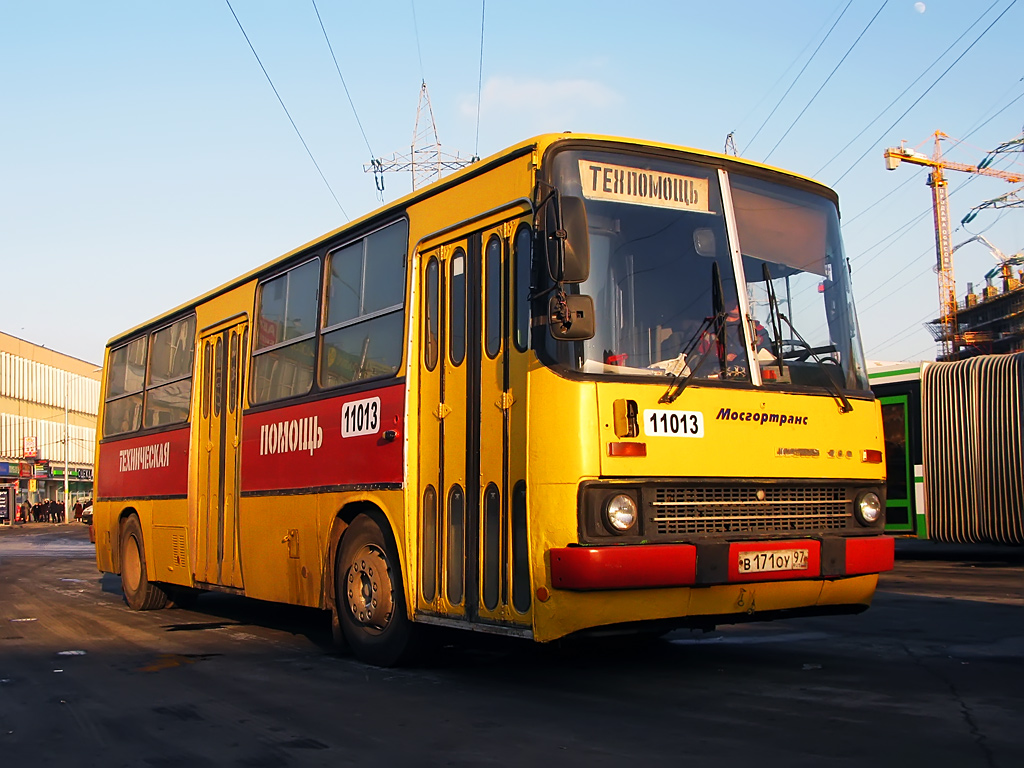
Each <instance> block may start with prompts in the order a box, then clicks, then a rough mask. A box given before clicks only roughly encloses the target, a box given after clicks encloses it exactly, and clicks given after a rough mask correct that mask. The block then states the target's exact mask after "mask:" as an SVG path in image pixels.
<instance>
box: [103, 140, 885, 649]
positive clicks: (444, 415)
mask: <svg viewBox="0 0 1024 768" xmlns="http://www.w3.org/2000/svg"><path fill="white" fill-rule="evenodd" d="M102 400H103V402H102V404H101V408H100V424H101V428H100V430H98V431H99V434H100V436H99V440H98V443H99V444H98V450H97V456H98V457H99V458H98V461H97V464H98V467H97V475H96V501H95V504H94V509H95V516H94V521H95V526H96V545H97V550H96V551H97V563H98V567H99V569H100V570H101V571H106V572H111V573H117V574H120V575H121V582H122V585H123V588H124V594H125V599H126V602H127V604H128V606H129V607H131V608H133V609H136V610H145V609H153V608H161V607H163V606H165V605H167V604H168V603H169V601H175V602H178V603H182V602H185V601H187V600H189V599H190V598H191V597H193V596H195V595H196V594H198V593H199V591H201V590H215V591H224V592H230V593H234V594H238V595H247V596H251V597H255V598H259V599H263V600H271V601H278V602H283V603H291V604H296V605H304V606H312V607H316V608H321V609H323V610H325V611H330V612H331V615H332V617H333V621H334V626H335V630H336V632H335V634H336V637H337V638H338V639H339V642H343V643H346V644H347V645H348V646H350V647H351V648H352V649H353V651H354V652H355V654H356V655H357V656H358V657H360V658H362V659H365V660H367V661H370V662H373V663H377V664H385V665H387V664H394V663H398V662H400V661H402V660H403V659H404V658H405V657H406V654H407V653H408V652H409V651H410V649H411V648H413V647H414V646H415V645H416V640H417V636H418V635H420V634H421V633H422V632H423V631H424V625H441V626H445V627H462V628H467V629H474V630H478V631H485V632H492V633H498V634H506V635H515V636H520V637H526V638H532V639H534V640H536V641H540V642H547V641H551V640H555V639H557V638H562V637H565V636H568V635H573V634H581V633H588V632H617V631H642V632H650V633H653V632H663V631H667V630H669V629H672V628H674V627H686V626H689V627H713V626H715V625H718V624H723V623H730V622H739V621H750V620H759V619H775V618H780V617H786V616H796V615H814V614H824V613H844V612H846V613H852V612H857V611H861V610H864V609H865V608H866V607H867V606H868V605H869V603H870V601H871V599H872V596H873V593H874V590H875V586H876V582H877V578H878V573H879V572H881V571H884V570H887V569H889V568H891V567H892V564H893V540H892V538H891V537H886V536H884V525H885V514H884V507H885V495H884V494H885V490H884V489H885V470H884V463H883V453H882V450H883V448H882V447H883V436H882V422H881V416H880V411H879V406H878V404H877V402H876V400H875V398H874V397H873V395H872V393H871V390H870V388H869V386H868V378H867V374H866V370H865V364H864V358H863V352H862V348H861V343H860V339H859V335H858V329H857V320H856V317H855V314H854V310H853V300H852V292H851V289H850V276H849V270H848V267H847V262H846V259H845V257H844V255H843V248H842V243H841V239H840V233H839V213H838V202H837V198H836V195H835V193H834V192H832V191H831V190H830V189H828V188H826V187H824V186H822V185H820V184H818V183H816V182H814V181H812V180H809V179H806V178H802V177H799V176H796V175H793V174H789V173H785V172H783V171H780V170H778V169H774V168H770V167H766V166H762V165H758V164H755V163H752V162H748V161H745V160H742V159H739V158H736V157H729V156H724V155H718V154H713V153H708V152H703V151H699V150H694V149H687V148H682V147H675V146H669V145H664V144H653V143H648V142H641V141H635V140H630V139H623V138H610V137H600V136H592V135H583V134H556V135H545V136H540V137H537V138H534V139H530V140H528V141H525V142H523V143H521V144H518V145H516V146H513V147H511V148H509V149H507V150H505V151H503V152H500V153H498V154H495V155H493V156H491V157H489V158H485V159H483V160H481V161H479V162H477V163H475V164H474V165H472V166H471V167H468V168H466V169H463V170H461V171H460V172H458V173H455V174H453V175H451V176H449V177H447V178H445V179H443V180H440V181H438V182H436V183H434V184H432V185H431V186H429V187H426V188H423V189H420V190H416V191H414V192H413V193H412V194H410V195H408V196H406V197H404V198H402V199H400V200H398V201H396V202H394V203H393V204H390V205H387V206H385V207H383V208H381V209H379V210H376V211H374V212H372V213H370V214H367V215H366V216H364V217H362V218H360V219H358V220H357V221H354V222H352V223H350V224H348V225H346V226H344V227H341V228H339V229H337V230H335V231H333V232H330V233H328V234H326V235H324V236H323V237H321V238H318V239H316V240H314V241H312V242H310V243H307V244H306V245H303V246H301V247H299V248H296V249H295V250H294V251H292V252H290V253H287V254H285V255H284V256H282V257H280V258H279V259H276V260H274V261H272V262H270V263H268V264H266V265H264V266H261V267H259V268H257V269H254V270H253V271H251V272H249V273H248V274H246V275H243V276H242V277H240V278H238V279H237V280H233V281H231V282H230V283H227V284H225V285H222V286H221V287H219V288H216V289H214V290H212V291H210V292H209V293H206V294H204V295H203V296H200V297H199V298H197V299H196V300H195V301H192V302H189V303H188V304H186V305H184V306H181V307H178V308H177V309H174V310H172V311H170V312H167V313H165V314H162V315H160V316H159V317H157V318H155V319H153V320H150V321H149V322H146V323H144V324H143V325H140V326H138V327H137V328H134V329H132V330H130V331H127V332H125V333H122V334H120V335H118V336H116V337H115V338H113V339H112V340H111V341H110V342H109V344H108V346H107V350H106V355H105V361H104V395H103V398H102Z"/></svg>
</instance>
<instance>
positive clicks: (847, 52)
mask: <svg viewBox="0 0 1024 768" xmlns="http://www.w3.org/2000/svg"><path fill="white" fill-rule="evenodd" d="M888 3H889V0H882V4H881V5H880V6H879V8H878V10H877V11H875V15H874V16H872V17H871V21H869V22H868V25H867V26H866V27H864V29H863V30H861V33H860V34H859V35H857V39H856V40H854V41H853V45H851V46H850V47H849V49H847V51H846V53H844V54H843V58H841V59H840V60H839V63H838V64H836V65H835V67H834V68H833V69H832V71H831V72H829V75H828V77H826V78H825V82H823V83H822V84H821V85H820V86H818V90H816V91H815V92H814V95H813V96H811V99H810V101H808V102H807V105H806V106H805V107H804V108H803V109H801V110H800V114H799V115H797V116H796V118H795V119H794V120H793V122H792V123H790V126H789V128H787V129H786V132H785V133H784V134H782V138H780V139H779V140H778V141H777V142H775V146H774V147H772V151H771V152H769V153H768V154H767V155H765V157H764V162H768V158H769V157H771V156H772V153H773V152H775V150H776V149H778V148H779V144H781V143H782V142H783V141H784V140H785V138H786V137H787V136H789V132H790V131H791V130H793V126H795V125H796V124H797V122H799V120H800V118H801V117H803V116H804V113H805V112H806V111H807V110H808V109H809V108H810V106H811V104H813V103H814V100H815V99H816V98H818V94H819V93H821V91H822V89H823V88H824V87H825V86H826V85H828V81H829V80H831V79H832V76H833V75H834V74H835V73H836V72H837V71H838V69H839V67H841V66H842V65H843V62H844V61H846V57H847V56H849V55H850V53H851V52H852V51H853V49H854V48H856V47H857V43H859V42H860V39H861V38H862V37H864V34H865V33H866V32H867V31H868V30H869V29H870V28H871V25H872V24H874V23H875V19H877V18H878V14H880V13H881V12H882V9H884V8H885V6H886V5H888Z"/></svg>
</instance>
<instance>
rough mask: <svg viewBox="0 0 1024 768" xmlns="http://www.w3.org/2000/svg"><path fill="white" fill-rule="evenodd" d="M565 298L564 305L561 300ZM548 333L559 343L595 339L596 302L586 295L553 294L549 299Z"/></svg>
mask: <svg viewBox="0 0 1024 768" xmlns="http://www.w3.org/2000/svg"><path fill="white" fill-rule="evenodd" d="M563 298H564V300H565V304H564V305H562V303H561V300H560V299H563ZM548 332H549V333H550V334H551V336H552V338H555V339H558V341H586V340H587V339H592V338H594V333H595V332H596V329H595V327H594V300H593V299H592V298H590V297H589V296H586V295H584V294H562V295H561V296H559V295H558V293H556V294H552V296H551V298H550V299H548Z"/></svg>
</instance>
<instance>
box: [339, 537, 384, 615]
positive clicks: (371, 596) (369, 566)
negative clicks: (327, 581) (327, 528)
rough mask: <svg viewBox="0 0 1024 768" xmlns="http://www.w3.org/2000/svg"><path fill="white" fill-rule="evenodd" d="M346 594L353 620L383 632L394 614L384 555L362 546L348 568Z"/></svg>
mask: <svg viewBox="0 0 1024 768" xmlns="http://www.w3.org/2000/svg"><path fill="white" fill-rule="evenodd" d="M345 593H346V600H347V602H348V608H349V611H350V613H351V614H352V618H353V619H354V620H355V621H356V622H357V623H358V624H361V625H363V626H364V627H367V628H369V629H375V630H381V631H382V630H384V629H385V628H386V627H387V626H388V623H389V622H390V621H391V616H392V613H393V612H394V599H393V596H392V585H391V571H390V568H389V567H388V561H387V558H386V557H385V555H384V553H383V552H381V551H380V550H379V549H377V548H376V547H372V546H369V545H367V546H364V547H363V548H362V549H360V550H359V551H358V552H357V553H356V556H355V558H354V560H353V562H352V564H351V565H349V568H348V573H347V574H346V576H345Z"/></svg>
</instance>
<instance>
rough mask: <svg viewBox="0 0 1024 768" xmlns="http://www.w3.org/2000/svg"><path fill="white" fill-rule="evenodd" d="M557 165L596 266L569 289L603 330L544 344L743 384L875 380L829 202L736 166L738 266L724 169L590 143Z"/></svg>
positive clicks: (590, 366) (611, 369)
mask: <svg viewBox="0 0 1024 768" xmlns="http://www.w3.org/2000/svg"><path fill="white" fill-rule="evenodd" d="M553 167H554V173H553V174H552V176H553V181H554V183H555V185H556V186H557V187H558V189H559V190H560V193H561V194H562V195H574V196H579V197H581V198H583V200H584V204H585V207H586V211H587V222H588V227H589V239H590V275H589V278H588V279H587V280H586V281H585V282H583V283H581V284H579V285H578V286H576V285H573V286H571V288H570V287H568V286H567V289H570V290H571V291H572V292H579V293H581V294H586V295H589V296H591V297H592V299H593V301H594V316H595V317H594V321H595V327H596V334H595V336H594V337H593V338H592V339H589V340H587V341H584V342H558V341H555V340H554V339H551V338H548V339H547V340H546V341H545V342H544V343H545V344H546V345H547V352H548V354H549V356H550V357H552V358H554V359H555V360H556V361H557V362H558V363H559V364H560V365H562V366H566V367H569V368H571V369H573V370H575V371H578V372H580V373H587V374H599V375H609V376H646V377H658V376H666V375H667V376H679V375H685V376H688V377H691V378H694V379H705V380H709V379H728V380H731V381H738V382H744V381H746V382H750V381H751V380H752V376H751V370H752V369H753V368H754V367H757V368H758V369H759V371H760V379H761V381H762V382H763V383H764V384H765V385H767V386H773V385H804V386H823V387H833V386H838V387H840V388H842V389H845V390H855V391H856V390H862V391H866V390H867V389H868V385H867V376H866V373H865V365H864V359H863V351H862V349H861V344H860V339H859V334H858V330H857V323H856V318H855V315H854V312H853V297H852V292H851V290H850V283H849V274H848V271H847V267H846V261H845V257H844V255H843V250H842V242H841V239H840V236H839V216H838V212H837V210H836V206H835V204H834V203H833V202H832V201H831V200H828V199H827V198H825V197H822V196H819V195H816V194H813V193H811V192H807V191H804V190H802V189H797V188H794V187H792V186H788V185H786V184H783V183H779V182H775V181H765V180H763V179H759V178H753V177H750V176H741V175H738V174H735V173H731V174H729V175H728V176H727V179H728V187H729V189H730V190H731V196H730V197H731V207H732V209H733V211H734V213H735V222H736V232H737V239H738V243H737V246H738V248H737V249H738V250H739V252H740V253H741V254H742V259H740V260H739V262H738V263H737V261H736V260H734V259H733V258H732V256H731V254H732V251H733V249H732V248H730V243H729V234H728V227H727V224H726V215H725V211H726V209H727V207H726V206H725V204H724V203H725V201H724V199H723V189H722V187H723V184H721V183H720V182H719V175H718V171H717V169H716V168H714V167H709V166H704V165H696V164H687V163H681V162H674V161H671V160H666V159H662V158H654V157H647V156H640V155H635V156H634V155H625V154H623V155H619V154H614V153H608V152H598V151H593V152H590V151H585V150H576V151H567V152H562V153H560V154H559V155H557V156H556V157H555V158H554V165H553ZM716 294H718V295H719V296H720V297H721V299H720V300H719V301H717V302H716V300H715V298H714V297H715V296H716ZM716 306H717V308H716ZM744 317H745V318H747V322H746V323H743V322H742V321H741V318H744Z"/></svg>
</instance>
